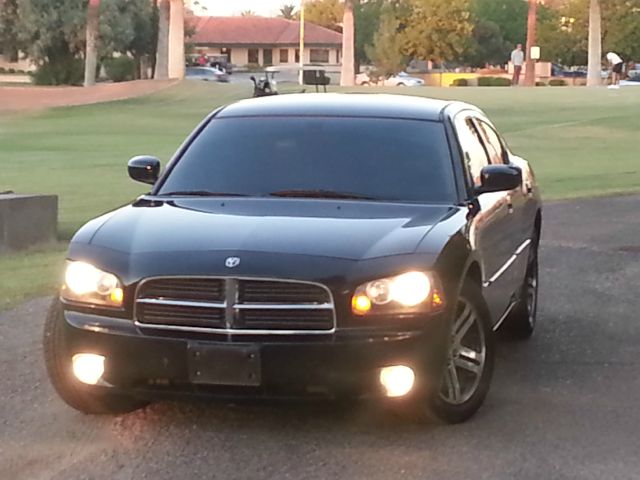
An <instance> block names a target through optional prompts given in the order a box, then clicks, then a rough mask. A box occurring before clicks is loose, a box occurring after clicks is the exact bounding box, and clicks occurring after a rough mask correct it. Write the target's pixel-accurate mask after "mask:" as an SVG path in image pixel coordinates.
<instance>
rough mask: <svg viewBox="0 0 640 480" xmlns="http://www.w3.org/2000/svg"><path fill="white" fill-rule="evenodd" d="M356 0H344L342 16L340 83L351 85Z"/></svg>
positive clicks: (353, 67) (353, 65)
mask: <svg viewBox="0 0 640 480" xmlns="http://www.w3.org/2000/svg"><path fill="white" fill-rule="evenodd" d="M355 1H356V0H344V13H343V16H342V69H341V72H340V85H341V86H343V87H352V86H353V85H354V83H355V78H356V72H355V51H354V49H355V23H354V19H353V8H354V3H355Z"/></svg>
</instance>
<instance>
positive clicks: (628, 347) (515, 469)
mask: <svg viewBox="0 0 640 480" xmlns="http://www.w3.org/2000/svg"><path fill="white" fill-rule="evenodd" d="M543 229H544V232H543V242H542V257H541V262H542V263H541V267H542V270H541V282H542V283H541V297H540V307H539V308H540V311H539V325H538V331H537V332H536V335H535V336H534V338H533V339H532V340H531V341H529V342H526V343H518V342H511V341H507V340H502V341H501V342H500V354H499V358H498V362H497V368H496V374H495V381H494V384H493V387H492V390H491V392H490V394H489V397H488V399H487V402H486V404H485V406H484V407H483V408H482V410H481V411H480V412H479V414H478V415H477V416H476V417H475V418H474V419H472V420H471V421H470V422H468V423H466V424H464V425H458V426H439V425H415V424H412V423H410V422H408V421H407V420H406V419H403V418H399V417H398V416H396V415H393V414H391V413H389V412H386V411H384V410H381V409H376V408H372V407H365V406H358V405H350V406H349V405H347V406H345V405H331V404H329V405H313V406H309V405H307V406H299V405H297V406H273V405H270V406H236V407H234V406H221V405H206V404H194V403H182V404H178V403H160V404H156V405H153V406H151V407H148V408H147V409H145V410H142V411H139V412H135V413H133V414H130V415H126V416H122V417H118V418H113V417H89V416H85V415H82V414H80V413H77V412H75V411H73V410H71V409H69V408H68V407H66V406H65V405H63V404H62V402H61V401H60V400H59V399H58V398H57V397H56V396H55V395H54V392H53V390H52V387H51V386H50V385H49V383H48V381H47V379H46V375H45V371H44V365H43V361H42V354H41V347H40V339H41V327H42V323H43V317H44V315H45V310H46V306H47V304H48V300H47V299H41V300H36V301H33V302H30V303H28V304H26V305H23V306H22V307H20V308H18V309H16V310H13V311H10V312H7V313H5V314H2V315H0V371H1V372H2V374H1V375H2V380H1V381H0V478H7V479H21V478H24V479H40V478H46V479H48V478H56V479H75V478H118V479H119V478H125V479H128V478H136V479H138V478H153V479H157V480H160V479H176V478H182V479H190V478H221V479H236V478H237V479H257V478H269V479H271V478H273V479H280V478H293V479H297V478H305V479H313V478H317V479H326V478H334V479H337V478H340V479H342V478H345V479H346V478H348V479H360V478H362V479H371V480H374V479H396V478H410V479H413V478H415V479H418V478H419V479H431V478H473V479H474V480H480V479H513V478H517V479H520V478H522V479H545V480H546V479H608V480H612V479H625V480H627V479H634V478H640V447H639V444H640V408H639V407H638V400H639V399H640V360H639V359H640V348H639V347H638V344H639V343H640V315H639V313H638V312H639V310H640V295H639V288H638V287H639V285H640V197H638V196H628V197H617V198H607V199H592V200H580V201H571V202H563V203H555V204H552V205H547V206H546V208H545V211H544V227H543Z"/></svg>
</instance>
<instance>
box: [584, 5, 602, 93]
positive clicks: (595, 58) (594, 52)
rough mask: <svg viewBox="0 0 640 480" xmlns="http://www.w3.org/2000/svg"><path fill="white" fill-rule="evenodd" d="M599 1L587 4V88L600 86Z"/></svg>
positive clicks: (600, 19) (600, 42) (600, 40)
mask: <svg viewBox="0 0 640 480" xmlns="http://www.w3.org/2000/svg"><path fill="white" fill-rule="evenodd" d="M601 21H602V18H601V15H600V0H591V3H590V4H589V65H588V69H587V86H590V87H594V86H597V85H601V84H602V78H601V76H600V71H601V68H602V36H601V35H602V32H601V28H600V24H601Z"/></svg>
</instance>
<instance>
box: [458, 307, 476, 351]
mask: <svg viewBox="0 0 640 480" xmlns="http://www.w3.org/2000/svg"><path fill="white" fill-rule="evenodd" d="M475 320H476V317H475V314H474V313H473V310H471V307H470V306H469V305H465V308H464V310H463V311H462V313H461V314H460V316H459V317H458V318H457V319H456V321H455V323H454V325H453V342H454V343H455V344H457V345H460V343H461V342H462V339H463V338H464V336H465V335H466V334H467V332H468V331H469V328H471V325H473V323H474V322H475Z"/></svg>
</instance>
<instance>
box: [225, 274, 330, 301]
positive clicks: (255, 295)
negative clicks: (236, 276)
mask: <svg viewBox="0 0 640 480" xmlns="http://www.w3.org/2000/svg"><path fill="white" fill-rule="evenodd" d="M238 301H239V303H296V304H297V303H301V304H304V303H329V302H330V301H331V299H330V298H329V292H327V291H326V290H325V289H324V288H322V287H319V286H317V285H313V284H310V283H294V282H272V281H258V280H243V281H241V282H240V283H239V284H238Z"/></svg>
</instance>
